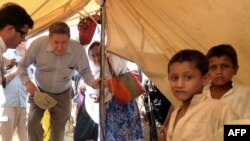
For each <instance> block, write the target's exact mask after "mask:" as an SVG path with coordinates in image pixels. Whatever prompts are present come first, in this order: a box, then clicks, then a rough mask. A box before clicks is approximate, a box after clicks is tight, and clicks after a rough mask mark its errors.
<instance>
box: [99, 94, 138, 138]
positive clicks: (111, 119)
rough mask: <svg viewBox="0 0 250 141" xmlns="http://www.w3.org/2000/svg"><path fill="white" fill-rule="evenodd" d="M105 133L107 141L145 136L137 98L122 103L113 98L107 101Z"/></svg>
mask: <svg viewBox="0 0 250 141" xmlns="http://www.w3.org/2000/svg"><path fill="white" fill-rule="evenodd" d="M104 134H105V140H107V141H135V140H139V139H141V138H143V131H142V125H141V118H140V114H139V109H138V106H137V103H136V101H135V100H133V101H131V102H130V103H128V104H124V105H120V104H118V103H117V102H116V101H115V99H114V98H112V100H111V101H109V102H108V103H106V115H105V120H104Z"/></svg>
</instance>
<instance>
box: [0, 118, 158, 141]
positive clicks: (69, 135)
mask: <svg viewBox="0 0 250 141" xmlns="http://www.w3.org/2000/svg"><path fill="white" fill-rule="evenodd" d="M142 125H143V135H144V138H143V139H142V140H141V141H150V139H149V126H148V124H147V123H146V122H144V121H143V119H142ZM64 140H65V141H73V128H72V126H71V125H70V124H67V125H66V132H65V137H64ZM0 141H1V138H0ZM13 141H19V140H18V138H17V136H16V135H15V136H14V138H13ZM158 141H163V139H162V136H160V135H158Z"/></svg>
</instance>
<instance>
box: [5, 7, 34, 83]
mask: <svg viewBox="0 0 250 141" xmlns="http://www.w3.org/2000/svg"><path fill="white" fill-rule="evenodd" d="M33 25H34V21H33V20H32V18H31V17H30V15H29V14H28V13H27V12H26V10H25V9H24V8H23V7H21V6H19V5H17V4H15V3H10V2H8V3H6V4H4V5H3V6H2V7H0V64H1V66H2V67H0V68H3V67H4V65H3V64H4V63H3V61H4V60H3V59H2V54H3V53H4V52H5V50H6V49H7V48H16V47H17V46H18V44H19V43H21V42H22V41H25V36H26V35H27V33H28V30H29V29H31V28H32V27H33ZM2 72H3V71H1V73H2ZM0 78H2V75H0ZM2 80H4V78H3V79H2ZM1 82H3V81H0V84H2V83H1Z"/></svg>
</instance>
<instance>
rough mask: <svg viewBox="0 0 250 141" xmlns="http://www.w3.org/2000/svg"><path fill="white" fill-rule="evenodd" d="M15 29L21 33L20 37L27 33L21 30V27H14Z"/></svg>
mask: <svg viewBox="0 0 250 141" xmlns="http://www.w3.org/2000/svg"><path fill="white" fill-rule="evenodd" d="M15 29H16V31H17V32H19V33H20V34H21V37H22V38H23V39H24V38H25V37H26V35H27V32H24V31H22V30H21V29H19V28H17V27H15Z"/></svg>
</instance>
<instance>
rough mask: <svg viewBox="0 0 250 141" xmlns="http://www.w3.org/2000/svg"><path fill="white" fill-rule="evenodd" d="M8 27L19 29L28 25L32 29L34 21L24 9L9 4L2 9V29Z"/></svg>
mask: <svg viewBox="0 0 250 141" xmlns="http://www.w3.org/2000/svg"><path fill="white" fill-rule="evenodd" d="M7 25H12V26H14V27H15V28H17V29H20V28H23V27H24V25H28V27H29V28H30V29H31V28H32V27H33V25H34V21H33V20H32V19H31V17H30V15H29V14H28V13H27V12H26V10H25V9H24V8H23V7H21V6H19V5H17V4H15V3H11V2H8V3H6V4H4V5H3V6H2V7H1V8H0V29H3V28H4V27H5V26H7Z"/></svg>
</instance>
